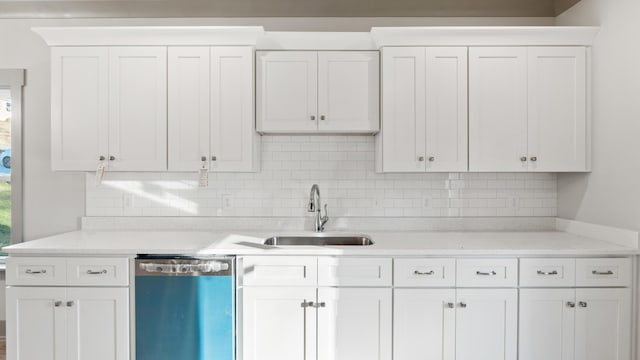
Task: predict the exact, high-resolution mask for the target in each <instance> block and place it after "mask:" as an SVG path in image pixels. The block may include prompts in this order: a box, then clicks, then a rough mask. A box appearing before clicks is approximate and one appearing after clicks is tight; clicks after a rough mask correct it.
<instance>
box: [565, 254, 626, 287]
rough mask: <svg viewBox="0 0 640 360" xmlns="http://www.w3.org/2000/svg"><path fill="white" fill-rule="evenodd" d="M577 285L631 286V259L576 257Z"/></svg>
mask: <svg viewBox="0 0 640 360" xmlns="http://www.w3.org/2000/svg"><path fill="white" fill-rule="evenodd" d="M576 286H624V287H627V286H631V259H630V258H599V259H576Z"/></svg>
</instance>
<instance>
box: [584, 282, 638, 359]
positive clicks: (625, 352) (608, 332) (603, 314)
mask: <svg viewBox="0 0 640 360" xmlns="http://www.w3.org/2000/svg"><path fill="white" fill-rule="evenodd" d="M576 302H577V305H576V350H575V351H576V353H575V359H580V360H602V359H607V360H628V359H630V358H631V313H632V312H631V289H577V290H576Z"/></svg>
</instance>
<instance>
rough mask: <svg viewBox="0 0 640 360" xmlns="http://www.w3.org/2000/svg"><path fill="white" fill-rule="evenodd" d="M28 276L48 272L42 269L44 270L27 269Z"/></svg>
mask: <svg viewBox="0 0 640 360" xmlns="http://www.w3.org/2000/svg"><path fill="white" fill-rule="evenodd" d="M25 273H26V274H30V275H37V274H46V273H47V270H45V269H42V270H31V269H27V271H25Z"/></svg>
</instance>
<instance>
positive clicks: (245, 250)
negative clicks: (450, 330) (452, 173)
mask: <svg viewBox="0 0 640 360" xmlns="http://www.w3.org/2000/svg"><path fill="white" fill-rule="evenodd" d="M301 233H306V234H311V233H310V232H291V231H289V232H286V231H284V232H283V231H247V232H243V231H103V230H82V231H74V232H69V233H64V234H60V235H55V236H51V237H46V238H43V239H39V240H34V241H28V242H25V243H21V244H16V245H12V246H9V247H5V248H4V249H3V250H4V251H5V252H7V253H8V254H9V255H11V256H30V255H33V256H62V255H65V256H135V255H137V254H181V255H192V256H197V255H200V256H206V255H358V256H465V255H473V256H629V255H637V254H640V250H639V249H636V248H631V247H626V246H621V245H616V244H614V243H610V242H606V241H602V240H596V239H591V238H587V237H583V236H577V235H573V234H570V233H566V232H561V231H531V232H477V231H473V232H471V231H470V232H417V231H407V232H402V231H393V232H378V231H376V232H369V233H367V235H369V236H370V237H371V238H372V239H373V241H374V244H373V245H371V246H322V247H320V246H265V245H263V244H262V242H263V241H264V239H266V238H267V237H269V236H272V235H284V234H301Z"/></svg>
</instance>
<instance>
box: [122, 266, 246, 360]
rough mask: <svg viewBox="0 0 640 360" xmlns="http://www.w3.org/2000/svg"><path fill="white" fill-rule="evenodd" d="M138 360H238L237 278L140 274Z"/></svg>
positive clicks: (137, 285) (136, 288)
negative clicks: (235, 292)
mask: <svg viewBox="0 0 640 360" xmlns="http://www.w3.org/2000/svg"><path fill="white" fill-rule="evenodd" d="M135 291H136V297H135V298H136V300H135V301H136V359H137V360H177V359H179V360H205V359H206V360H234V358H235V336H234V333H235V327H234V312H235V307H234V303H235V297H234V283H233V277H232V276H136V285H135Z"/></svg>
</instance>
